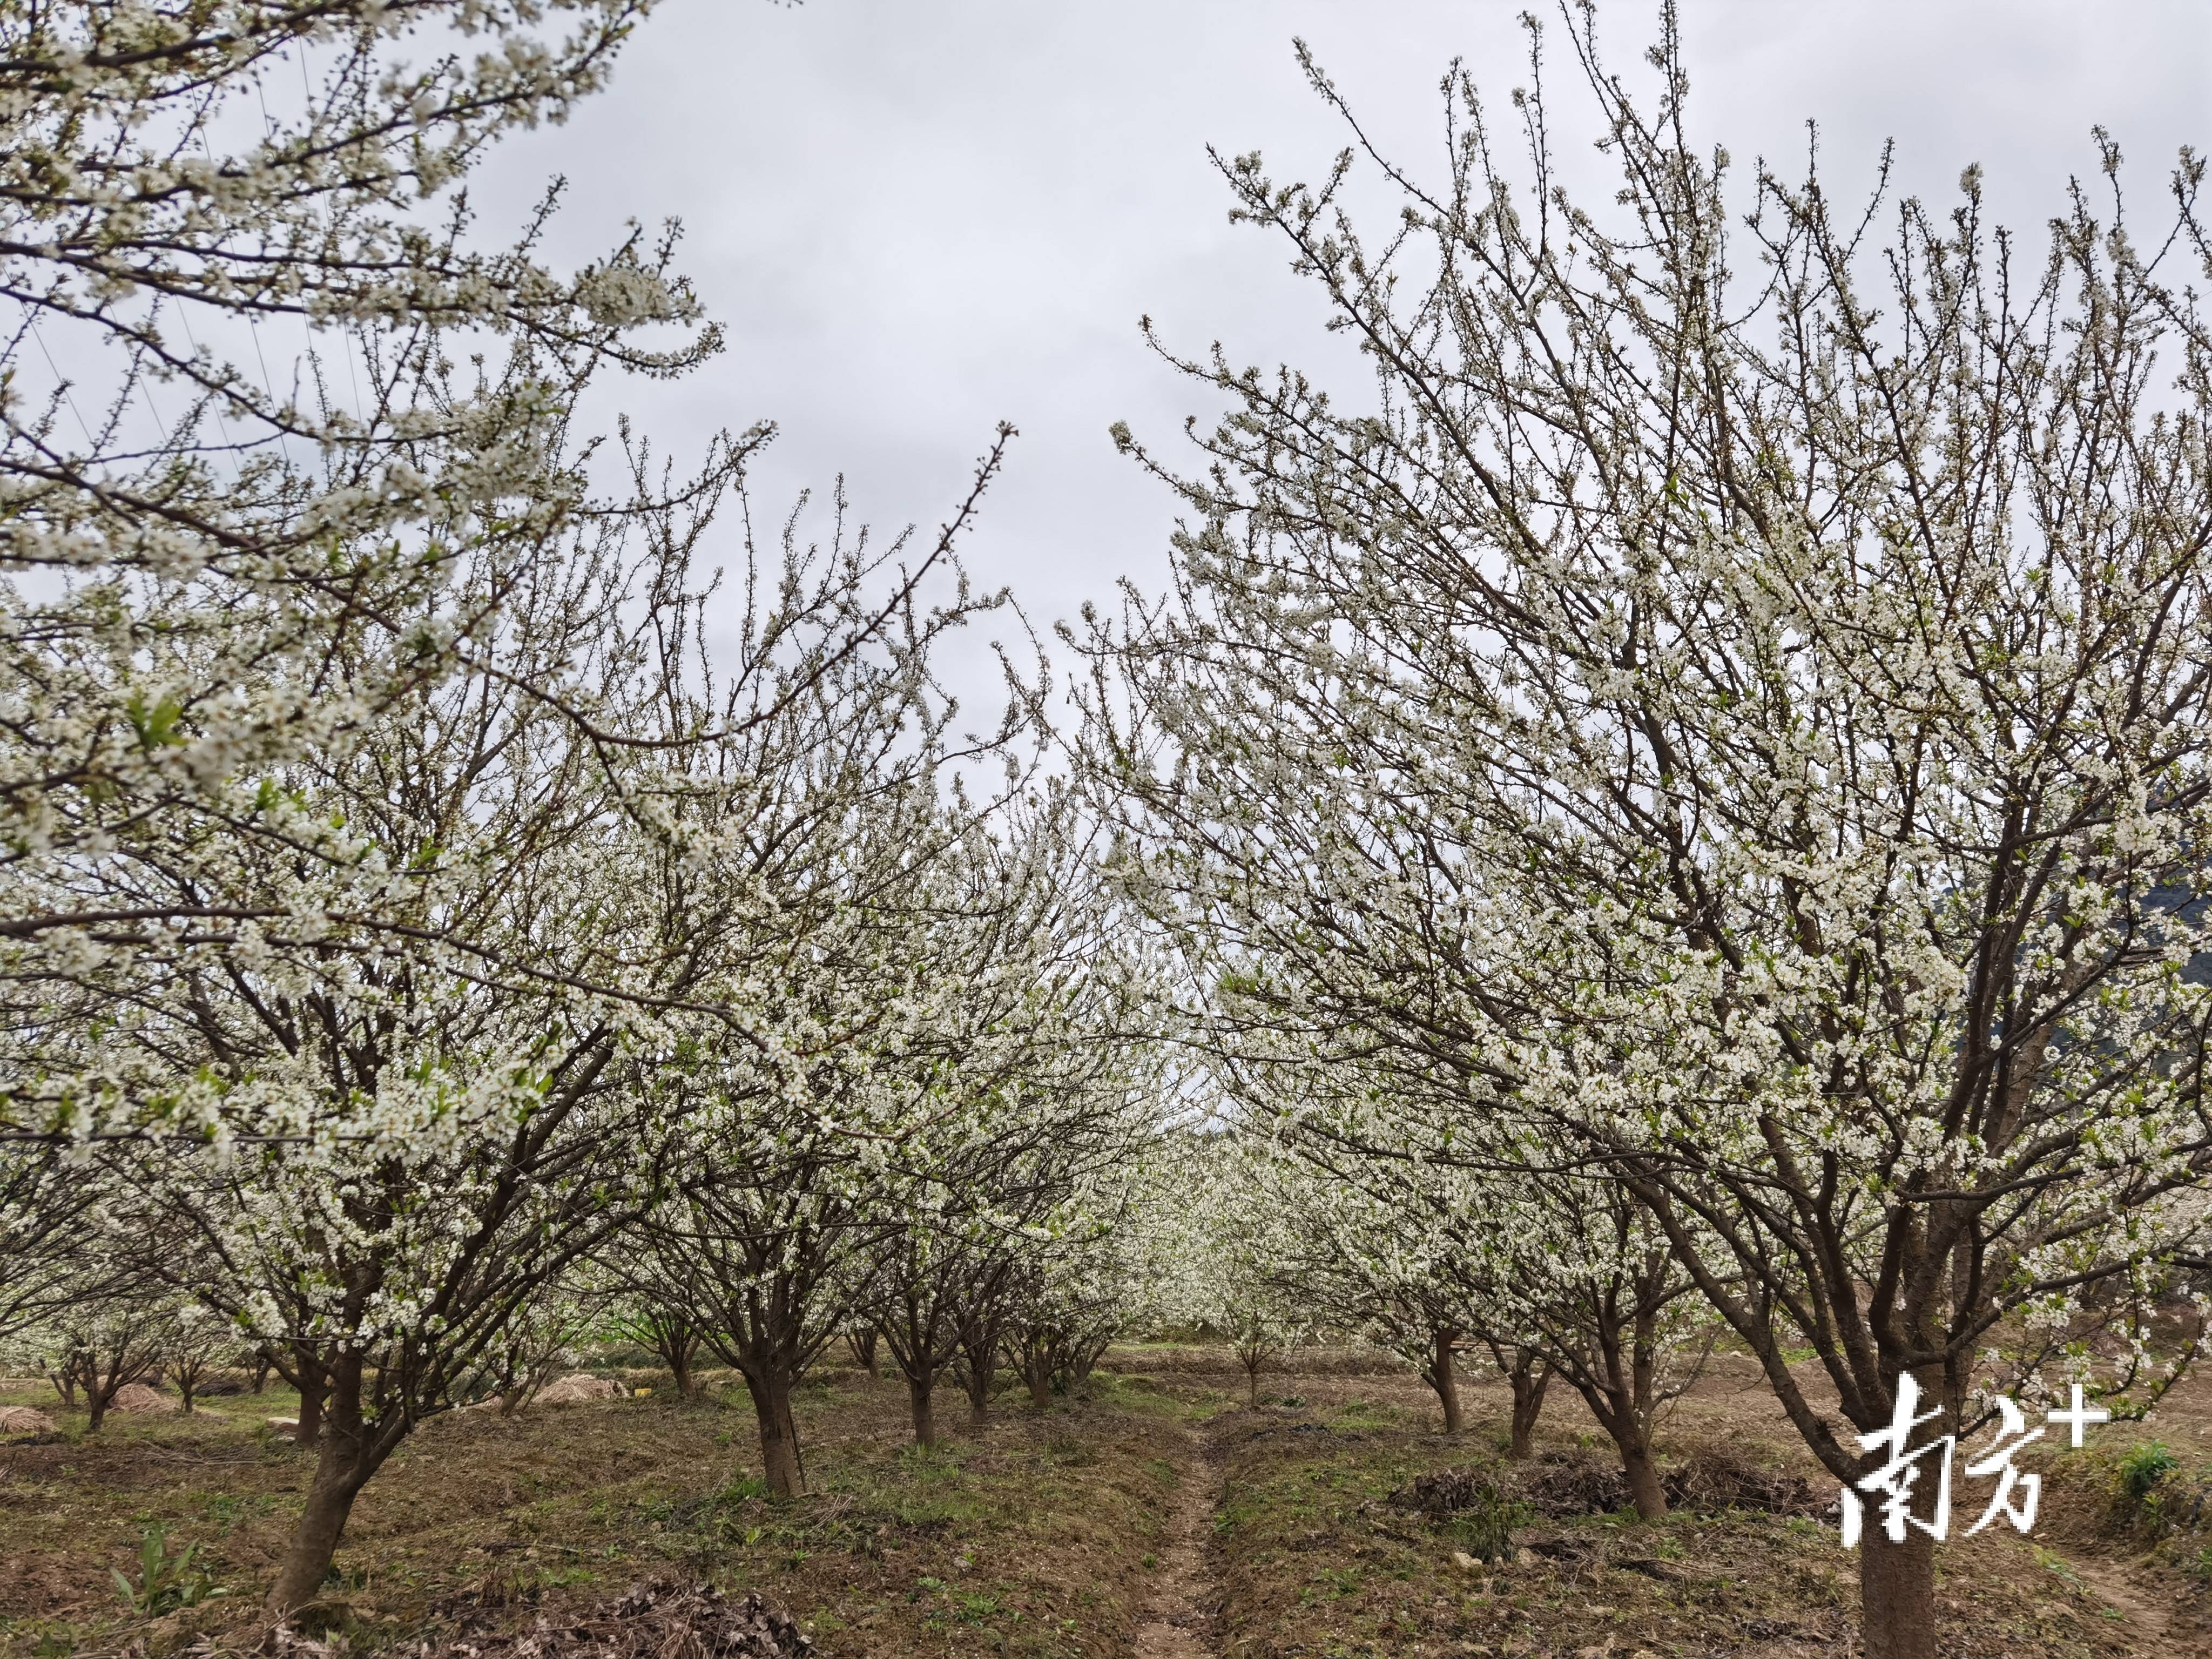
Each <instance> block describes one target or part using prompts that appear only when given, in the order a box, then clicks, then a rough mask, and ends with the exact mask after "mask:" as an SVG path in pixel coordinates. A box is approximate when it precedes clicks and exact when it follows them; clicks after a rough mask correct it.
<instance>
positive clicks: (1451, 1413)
mask: <svg viewBox="0 0 2212 1659" xmlns="http://www.w3.org/2000/svg"><path fill="white" fill-rule="evenodd" d="M1458 1335H1459V1333H1458V1332H1457V1331H1455V1330H1453V1329H1452V1328H1450V1327H1449V1326H1446V1327H1445V1328H1443V1329H1441V1330H1439V1331H1437V1334H1436V1349H1435V1352H1434V1354H1433V1355H1432V1356H1431V1358H1430V1361H1429V1386H1430V1387H1431V1388H1432V1389H1435V1390H1436V1391H1437V1403H1438V1404H1440V1405H1441V1406H1443V1408H1444V1432H1445V1433H1446V1434H1457V1433H1458V1432H1459V1431H1460V1430H1461V1429H1462V1427H1463V1426H1464V1425H1463V1423H1462V1420H1461V1417H1460V1409H1459V1377H1458V1376H1457V1375H1456V1374H1455V1372H1454V1370H1453V1369H1452V1343H1453V1341H1454V1340H1455V1339H1456V1338H1457V1337H1458Z"/></svg>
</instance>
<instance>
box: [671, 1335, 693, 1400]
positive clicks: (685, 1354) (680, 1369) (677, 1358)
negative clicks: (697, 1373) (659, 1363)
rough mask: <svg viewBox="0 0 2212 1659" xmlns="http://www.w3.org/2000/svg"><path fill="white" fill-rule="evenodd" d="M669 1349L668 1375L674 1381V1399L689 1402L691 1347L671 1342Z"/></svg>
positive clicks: (687, 1344) (686, 1344)
mask: <svg viewBox="0 0 2212 1659" xmlns="http://www.w3.org/2000/svg"><path fill="white" fill-rule="evenodd" d="M669 1348H670V1352H669V1355H668V1374H669V1375H670V1376H672V1377H674V1378H675V1379H676V1397H677V1398H678V1400H689V1399H690V1397H691V1345H690V1343H688V1342H673V1343H671V1344H670V1345H669Z"/></svg>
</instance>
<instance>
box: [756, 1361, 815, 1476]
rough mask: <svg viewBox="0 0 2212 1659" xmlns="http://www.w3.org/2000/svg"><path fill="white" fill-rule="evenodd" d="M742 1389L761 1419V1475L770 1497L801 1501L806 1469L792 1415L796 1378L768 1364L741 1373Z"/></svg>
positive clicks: (777, 1366)
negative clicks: (743, 1387) (765, 1482)
mask: <svg viewBox="0 0 2212 1659" xmlns="http://www.w3.org/2000/svg"><path fill="white" fill-rule="evenodd" d="M744 1379H745V1389H746V1392H747V1393H749V1394H750V1395H752V1397H753V1413H754V1415H755V1416H757V1418H759V1419H760V1443H761V1473H762V1475H763V1479H765V1480H767V1482H768V1491H769V1497H771V1498H804V1497H805V1495H806V1466H805V1463H804V1462H802V1461H801V1459H800V1457H799V1424H798V1421H797V1419H794V1418H793V1416H792V1414H791V1390H792V1386H793V1383H795V1382H796V1381H797V1379H796V1378H795V1377H793V1376H791V1375H790V1373H789V1371H788V1370H787V1368H785V1367H783V1366H780V1365H775V1364H767V1365H762V1366H759V1367H757V1369H749V1370H745V1371H744Z"/></svg>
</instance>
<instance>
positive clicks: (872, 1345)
mask: <svg viewBox="0 0 2212 1659" xmlns="http://www.w3.org/2000/svg"><path fill="white" fill-rule="evenodd" d="M845 1348H846V1351H847V1352H848V1353H850V1354H851V1355H852V1356H853V1358H854V1359H855V1360H857V1361H859V1362H860V1365H861V1366H862V1367H863V1368H864V1369H865V1370H866V1371H867V1373H868V1381H870V1382H871V1383H872V1382H874V1381H875V1380H876V1379H877V1378H878V1376H881V1375H882V1374H883V1373H882V1371H881V1370H880V1369H879V1364H878V1352H877V1347H876V1333H875V1330H874V1328H872V1327H869V1328H863V1329H860V1330H857V1331H848V1332H846V1333H845Z"/></svg>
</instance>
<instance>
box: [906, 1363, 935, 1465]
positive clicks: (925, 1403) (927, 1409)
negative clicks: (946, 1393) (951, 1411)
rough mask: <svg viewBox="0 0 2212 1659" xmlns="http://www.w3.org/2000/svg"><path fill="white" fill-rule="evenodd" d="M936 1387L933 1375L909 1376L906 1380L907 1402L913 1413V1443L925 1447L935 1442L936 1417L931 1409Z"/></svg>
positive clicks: (931, 1445)
mask: <svg viewBox="0 0 2212 1659" xmlns="http://www.w3.org/2000/svg"><path fill="white" fill-rule="evenodd" d="M936 1388H937V1379H936V1378H935V1377H933V1376H909V1377H908V1378H907V1380H906V1395H907V1403H908V1406H909V1407H911V1409H912V1411H913V1413H914V1443H915V1445H917V1446H921V1447H922V1448H924V1449H928V1448H930V1447H933V1446H934V1445H936V1444H937V1419H936V1417H935V1416H934V1415H933V1413H932V1410H931V1399H932V1396H933V1395H934V1394H935V1393H936Z"/></svg>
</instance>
